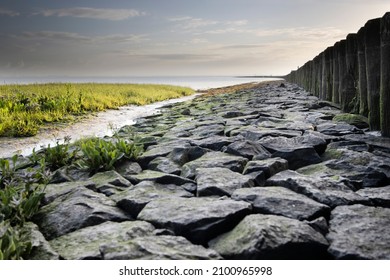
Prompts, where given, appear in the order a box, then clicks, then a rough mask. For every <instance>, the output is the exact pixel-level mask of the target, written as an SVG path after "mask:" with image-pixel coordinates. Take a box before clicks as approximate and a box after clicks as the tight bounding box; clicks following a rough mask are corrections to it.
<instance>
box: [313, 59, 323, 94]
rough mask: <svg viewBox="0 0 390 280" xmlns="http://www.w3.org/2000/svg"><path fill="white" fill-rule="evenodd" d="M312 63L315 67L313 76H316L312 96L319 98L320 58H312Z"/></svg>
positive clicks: (320, 79)
mask: <svg viewBox="0 0 390 280" xmlns="http://www.w3.org/2000/svg"><path fill="white" fill-rule="evenodd" d="M314 62H315V65H314V71H315V76H316V78H315V79H316V81H315V91H314V92H313V94H314V95H315V96H317V97H319V96H320V91H321V81H322V78H321V76H322V71H320V70H321V57H320V55H317V56H316V57H315V58H314Z"/></svg>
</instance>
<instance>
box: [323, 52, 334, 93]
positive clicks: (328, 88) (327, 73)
mask: <svg viewBox="0 0 390 280" xmlns="http://www.w3.org/2000/svg"><path fill="white" fill-rule="evenodd" d="M330 53H331V48H330V47H329V48H327V49H326V50H325V51H324V52H323V54H322V95H321V99H323V100H331V96H332V95H331V94H332V82H333V81H331V66H330ZM329 97H330V98H329Z"/></svg>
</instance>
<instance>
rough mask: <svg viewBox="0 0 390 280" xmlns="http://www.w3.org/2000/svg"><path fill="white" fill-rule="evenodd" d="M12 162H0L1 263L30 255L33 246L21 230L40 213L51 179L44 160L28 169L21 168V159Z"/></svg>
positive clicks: (14, 158)
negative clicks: (34, 167) (18, 161)
mask: <svg viewBox="0 0 390 280" xmlns="http://www.w3.org/2000/svg"><path fill="white" fill-rule="evenodd" d="M11 160H12V163H10V161H9V160H6V159H2V160H1V161H0V166H1V177H0V182H1V184H0V260H2V259H9V260H14V259H22V258H23V255H25V254H28V253H29V252H30V249H31V243H30V242H29V241H25V240H22V238H23V236H22V234H20V232H19V229H21V228H22V227H23V225H24V223H25V222H26V221H28V220H29V219H31V217H32V216H33V215H34V214H35V213H36V212H37V211H38V209H39V206H40V202H41V200H42V198H43V196H44V189H45V186H46V185H47V184H48V182H49V178H50V174H49V173H48V171H47V168H46V164H45V160H44V159H41V160H40V161H39V166H38V168H36V169H33V168H29V169H27V170H18V169H17V166H16V161H17V156H14V157H13V158H12V159H11Z"/></svg>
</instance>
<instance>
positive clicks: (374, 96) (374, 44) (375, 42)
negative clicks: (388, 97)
mask: <svg viewBox="0 0 390 280" xmlns="http://www.w3.org/2000/svg"><path fill="white" fill-rule="evenodd" d="M380 25H381V19H380V18H376V19H372V20H369V21H368V22H367V23H366V25H365V26H364V28H365V33H364V34H365V36H364V43H365V46H366V71H367V101H368V121H369V124H370V129H371V130H380V102H379V101H380V76H381V71H380V68H381V67H380V64H381V52H380Z"/></svg>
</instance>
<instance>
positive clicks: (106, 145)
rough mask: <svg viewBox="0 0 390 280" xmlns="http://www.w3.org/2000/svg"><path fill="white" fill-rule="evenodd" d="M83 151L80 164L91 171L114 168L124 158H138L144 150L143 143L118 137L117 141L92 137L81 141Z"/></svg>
mask: <svg viewBox="0 0 390 280" xmlns="http://www.w3.org/2000/svg"><path fill="white" fill-rule="evenodd" d="M79 145H80V146H81V152H82V153H83V155H82V157H81V160H80V161H79V162H78V166H79V167H80V168H83V169H87V170H89V171H90V172H91V173H96V172H99V171H107V170H112V169H114V165H115V163H117V162H118V161H119V160H121V159H122V158H129V159H134V158H137V157H138V156H139V155H140V154H141V153H142V151H143V148H142V146H141V145H136V144H134V143H132V142H127V141H125V140H123V139H117V140H116V141H115V142H111V141H105V140H103V139H100V138H91V139H87V140H84V141H81V142H80V143H79Z"/></svg>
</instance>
